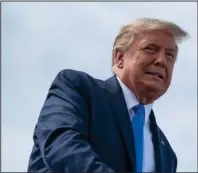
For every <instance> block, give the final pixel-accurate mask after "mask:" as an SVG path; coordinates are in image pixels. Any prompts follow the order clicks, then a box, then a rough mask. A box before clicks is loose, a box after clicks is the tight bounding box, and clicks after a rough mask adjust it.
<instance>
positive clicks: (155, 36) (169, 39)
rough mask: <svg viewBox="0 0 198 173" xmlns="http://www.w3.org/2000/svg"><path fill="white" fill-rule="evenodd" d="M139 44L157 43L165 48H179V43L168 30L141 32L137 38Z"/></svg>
mask: <svg viewBox="0 0 198 173" xmlns="http://www.w3.org/2000/svg"><path fill="white" fill-rule="evenodd" d="M135 42H136V44H138V45H139V46H144V45H149V44H155V45H158V46H160V47H163V48H167V49H173V50H175V51H176V50H177V44H176V42H175V40H174V38H173V36H172V35H171V34H170V33H168V32H167V31H163V30H154V31H149V32H146V33H143V34H139V35H138V36H137V37H136V39H135Z"/></svg>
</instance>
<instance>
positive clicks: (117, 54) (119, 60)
mask: <svg viewBox="0 0 198 173" xmlns="http://www.w3.org/2000/svg"><path fill="white" fill-rule="evenodd" d="M113 58H114V64H115V66H116V67H118V68H120V69H122V68H123V67H124V53H123V52H122V51H120V50H119V49H116V50H115V51H114V53H113Z"/></svg>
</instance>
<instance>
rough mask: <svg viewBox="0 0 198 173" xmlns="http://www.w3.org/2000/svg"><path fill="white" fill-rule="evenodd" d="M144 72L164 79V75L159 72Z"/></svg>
mask: <svg viewBox="0 0 198 173" xmlns="http://www.w3.org/2000/svg"><path fill="white" fill-rule="evenodd" d="M146 74H147V75H150V76H151V77H154V78H157V79H160V80H163V81H164V79H165V77H164V75H163V74H162V73H160V72H146Z"/></svg>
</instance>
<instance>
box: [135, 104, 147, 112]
mask: <svg viewBox="0 0 198 173" xmlns="http://www.w3.org/2000/svg"><path fill="white" fill-rule="evenodd" d="M133 111H134V112H135V114H136V113H141V114H144V112H145V108H144V105H142V104H138V105H136V106H134V107H133Z"/></svg>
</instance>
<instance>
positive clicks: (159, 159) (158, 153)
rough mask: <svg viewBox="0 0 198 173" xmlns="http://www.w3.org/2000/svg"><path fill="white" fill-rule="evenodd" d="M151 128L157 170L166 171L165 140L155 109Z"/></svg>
mask: <svg viewBox="0 0 198 173" xmlns="http://www.w3.org/2000/svg"><path fill="white" fill-rule="evenodd" d="M150 130H151V132H152V140H153V144H154V152H155V165H156V172H165V161H164V145H165V144H164V141H163V139H162V138H161V135H160V129H159V128H158V126H157V123H156V119H155V116H154V113H153V110H152V111H151V114H150Z"/></svg>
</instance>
